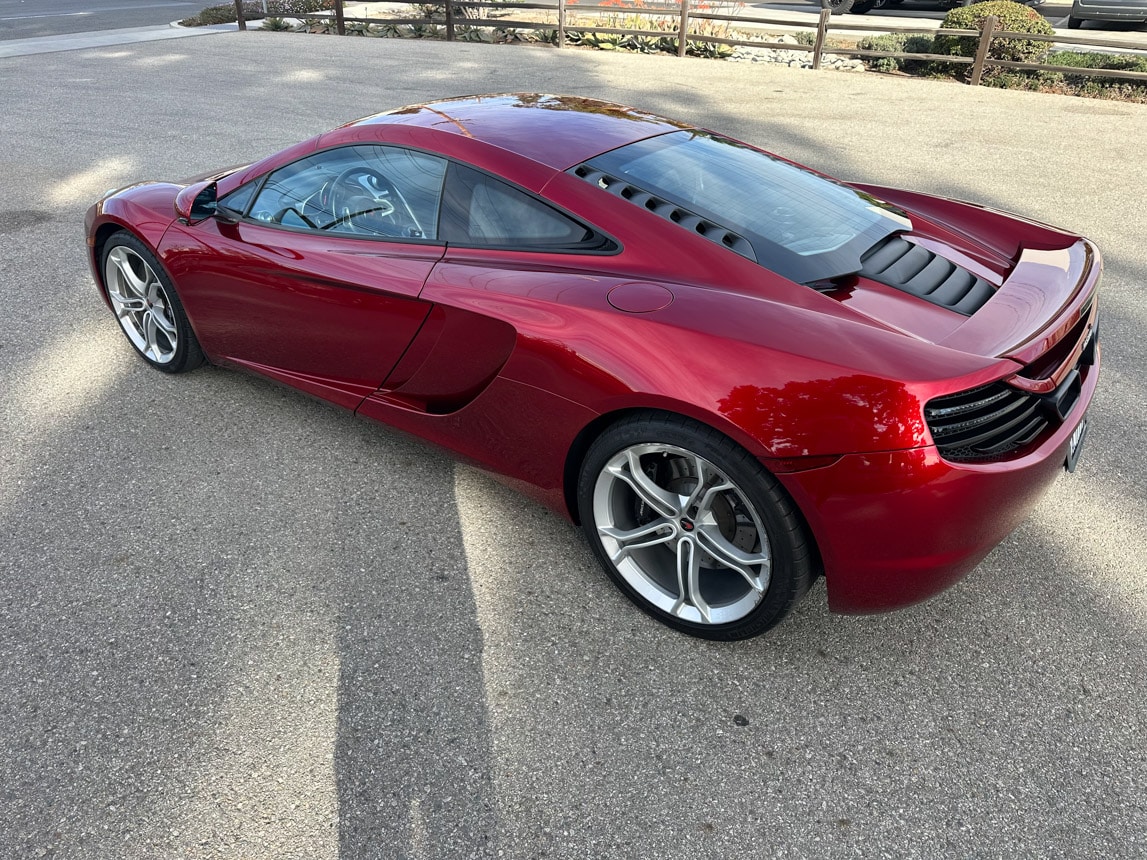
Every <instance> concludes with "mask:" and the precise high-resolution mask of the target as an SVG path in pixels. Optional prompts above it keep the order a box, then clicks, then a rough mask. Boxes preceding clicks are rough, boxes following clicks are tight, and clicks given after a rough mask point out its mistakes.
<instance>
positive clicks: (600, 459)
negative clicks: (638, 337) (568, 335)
mask: <svg viewBox="0 0 1147 860" xmlns="http://www.w3.org/2000/svg"><path fill="white" fill-rule="evenodd" d="M634 464H636V466H637V469H638V471H639V474H638V475H637V476H636V477H634V472H633V467H634ZM698 472H699V473H700V474H701V475H702V476H703V477H702V479H701V480H700V481H699V480H698V479H697V473H698ZM635 482H636V483H635ZM699 483H700V484H701V485H702V486H704V487H706V488H707V491H706V492H704V493H703V494H702V495H700V496H699V497H696V496H695V491H696V490H697V488H698V484H699ZM639 484H640V485H641V492H640V493H639V492H638V490H637V486H638V485H639ZM578 509H579V514H580V516H581V523H582V528H583V530H584V531H585V534H586V537H587V538H588V539H589V543H590V546H592V547H593V551H594V553H595V554H596V555H597V558H598V560H599V561H600V562H601V565H602V567H604V568H605V571H606V573H607V574H609V576H610V578H611V579H612V580H613V581H614V583H615V584H616V585H617V587H618V588H620V589H621V591H622V592H623V593H624V594H625V595H626V596H627V597H628V598H629V599H630V600H632V601H633V602H634V603H635V604H636V605H637V606H639V607H640V608H641V609H642V610H644V611H645V612H647V613H648V614H649V615H652V616H653V617H654V618H656V619H658V620H659V621H661V622H663V623H665V624H667V625H668V626H670V627H672V628H674V629H676V630H681V631H683V632H685V633H688V634H690V635H693V636H699V637H701V638H704V639H719V640H736V639H748V638H750V637H752V636H757V635H759V634H761V633H763V632H765V631H766V630H768V629H769V628H770V627H772V626H774V625H775V624H777V623H778V622H779V621H781V619H783V618H784V617H785V615H786V614H788V612H789V610H790V609H792V607H793V606H794V605H795V604H796V603H797V601H799V600H800V598H801V597H802V596H804V594H805V592H806V591H808V588H809V585H810V583H811V582H812V579H813V561H812V558H813V553H812V545H811V540H810V539H809V537H808V536H807V534H806V532H805V527H804V523H803V520H802V519H801V517H800V515H799V514H798V513H797V511H796V508H795V506H794V504H793V502H792V500H791V499H790V498H789V497H788V494H787V493H785V491H784V489H783V488H782V487H781V486H780V484H779V483H778V482H777V481H776V479H775V478H773V476H772V475H770V474H769V473H768V472H767V471H765V469H764V468H763V467H762V466H761V464H760V462H759V461H758V460H757V459H756V458H754V457H753V456H752V455H751V454H749V453H748V452H747V451H745V450H744V449H743V448H741V447H740V446H739V445H737V444H736V443H734V442H733V441H731V440H730V439H729V438H728V437H726V436H724V435H722V434H721V433H718V432H717V431H716V430H713V429H712V428H710V427H706V426H704V425H702V424H699V423H697V422H695V421H691V420H689V419H687V418H683V417H681V416H677V415H668V414H664V413H642V414H639V415H636V416H633V417H630V418H627V419H625V420H623V421H620V422H619V423H617V424H614V425H613V426H612V427H610V428H609V429H608V430H606V431H605V432H604V433H602V435H601V436H599V437H598V438H597V439H596V440H595V441H594V443H593V445H591V446H590V449H589V452H588V453H587V454H586V457H585V460H584V462H583V463H582V467H581V471H580V473H579V477H578ZM683 566H684V569H685V573H684V579H682V575H683V574H682V573H681V571H682V569H683Z"/></svg>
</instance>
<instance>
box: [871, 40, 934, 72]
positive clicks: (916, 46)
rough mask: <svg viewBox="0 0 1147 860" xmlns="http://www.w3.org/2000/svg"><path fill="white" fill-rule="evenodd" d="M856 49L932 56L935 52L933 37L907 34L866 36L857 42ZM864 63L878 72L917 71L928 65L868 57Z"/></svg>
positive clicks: (890, 58)
mask: <svg viewBox="0 0 1147 860" xmlns="http://www.w3.org/2000/svg"><path fill="white" fill-rule="evenodd" d="M856 47H858V48H860V49H861V50H862V51H891V52H894V53H898V54H931V53H932V52H933V47H932V37H931V36H921V35H913V36H910V35H907V34H905V33H886V34H885V35H882V36H865V37H864V38H863V39H861V40H860V41H859V42H857V44H856ZM864 61H865V62H866V63H867V64H868V66H869V68H872V69H876V70H877V71H878V72H898V71H901V70H903V71H906V72H908V71H915V70H917V69H919V68H921V67H922V66H924V65H926V63H925V62H923V61H921V60H900V59H897V58H896V57H866V58H865V60H864Z"/></svg>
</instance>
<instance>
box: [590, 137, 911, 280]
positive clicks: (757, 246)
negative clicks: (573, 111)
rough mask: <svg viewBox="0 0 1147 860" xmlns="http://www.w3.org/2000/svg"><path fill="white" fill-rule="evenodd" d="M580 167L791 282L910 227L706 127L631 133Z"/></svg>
mask: <svg viewBox="0 0 1147 860" xmlns="http://www.w3.org/2000/svg"><path fill="white" fill-rule="evenodd" d="M588 165H589V166H590V167H592V168H595V169H596V170H600V171H602V172H604V173H607V174H610V175H612V176H614V177H616V178H618V179H623V180H625V181H626V182H628V183H631V184H632V185H634V186H637V187H638V188H640V189H642V190H643V191H647V192H650V193H652V194H655V195H657V196H659V197H663V198H664V199H666V200H668V201H670V202H671V203H674V204H676V205H677V206H680V207H682V208H684V209H688V210H690V211H692V212H694V213H696V214H698V215H702V216H704V217H705V218H708V219H710V220H712V221H715V222H716V223H718V224H721V225H722V226H723V227H725V228H727V229H729V230H731V231H733V232H735V233H738V234H740V235H742V236H744V237H745V238H746V239H747V240H748V241H749V242H750V243H751V244H752V246H753V251H754V253H755V254H756V257H757V261H758V262H759V263H761V265H763V266H766V267H767V268H769V269H772V270H773V271H775V272H777V273H778V274H780V275H783V276H784V277H787V278H789V279H791V280H794V281H798V282H804V283H807V282H809V281H815V280H821V279H824V278H830V277H834V276H837V275H842V274H847V273H850V272H855V271H858V270H859V269H860V267H861V263H860V256H861V254H863V253H864V252H865V251H867V250H868V249H869V248H870V247H872V246H873V245H874V244H876V243H877V242H879V241H880V240H881V239H883V238H885V237H887V236H889V235H890V234H892V233H895V232H899V231H903V230H910V229H911V227H912V223H911V222H910V221H909V220H908V219H907V217H905V215H904V214H903V213H902V212H900V211H899V210H897V209H894V208H893V207H891V206H889V205H887V204H885V203H882V202H881V201H879V200H877V199H876V198H874V197H872V196H870V195H868V194H863V193H861V192H859V191H856V190H855V189H852V188H849V187H848V186H847V185H843V184H842V183H839V182H836V181H834V180H831V179H826V178H825V177H823V176H819V175H818V174H816V173H813V172H812V171H810V170H807V169H805V168H803V167H797V166H796V165H794V164H790V163H789V162H787V161H783V160H782V159H779V158H776V157H775V156H772V155H768V154H767V153H764V152H761V151H760V150H758V149H753V148H752V147H749V146H746V145H745V144H742V143H738V142H736V141H734V140H729V139H728V138H723V137H718V136H716V135H712V134H709V133H707V132H700V131H678V132H672V133H669V134H664V135H661V136H659V137H653V138H649V139H647V140H641V141H638V142H637V143H632V144H629V145H627V146H623V147H620V148H618V149H615V150H612V151H610V152H607V153H605V154H604V155H599V156H598V157H596V158H594V159H592V160H591V161H589V162H588Z"/></svg>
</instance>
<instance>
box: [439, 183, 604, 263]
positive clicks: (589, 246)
mask: <svg viewBox="0 0 1147 860" xmlns="http://www.w3.org/2000/svg"><path fill="white" fill-rule="evenodd" d="M441 237H442V239H444V240H445V241H446V242H448V243H452V244H460V245H477V246H492V247H499V248H519V249H522V250H534V251H542V250H582V249H585V250H603V248H602V247H601V245H602V241H603V239H604V237H600V236H598V235H597V234H596V233H594V231H593V230H590V229H589V228H587V227H586V226H585V225H583V224H580V223H578V222H577V221H575V220H574V219H572V218H570V217H568V216H567V215H564V214H563V213H561V212H559V211H558V210H556V209H554V208H553V207H552V206H549V205H547V204H546V203H543V202H542V201H541V200H538V199H536V198H534V197H531V196H530V195H529V194H527V193H526V192H524V191H521V190H519V189H517V188H514V187H513V186H512V185H509V184H507V183H505V182H502V181H500V180H498V179H495V178H494V177H492V176H490V175H489V174H486V173H482V172H481V171H479V170H474V169H473V168H470V167H466V166H464V165H461V164H457V163H451V165H450V170H449V171H448V173H447V178H446V194H445V201H444V203H443V207H442V223H441ZM605 241H608V240H605ZM610 244H611V245H612V242H610Z"/></svg>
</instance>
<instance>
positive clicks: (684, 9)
mask: <svg viewBox="0 0 1147 860" xmlns="http://www.w3.org/2000/svg"><path fill="white" fill-rule="evenodd" d="M688 44H689V0H681V26H680V27H678V28H677V56H678V57H684V56H685V48H686V47H687V46H688Z"/></svg>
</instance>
